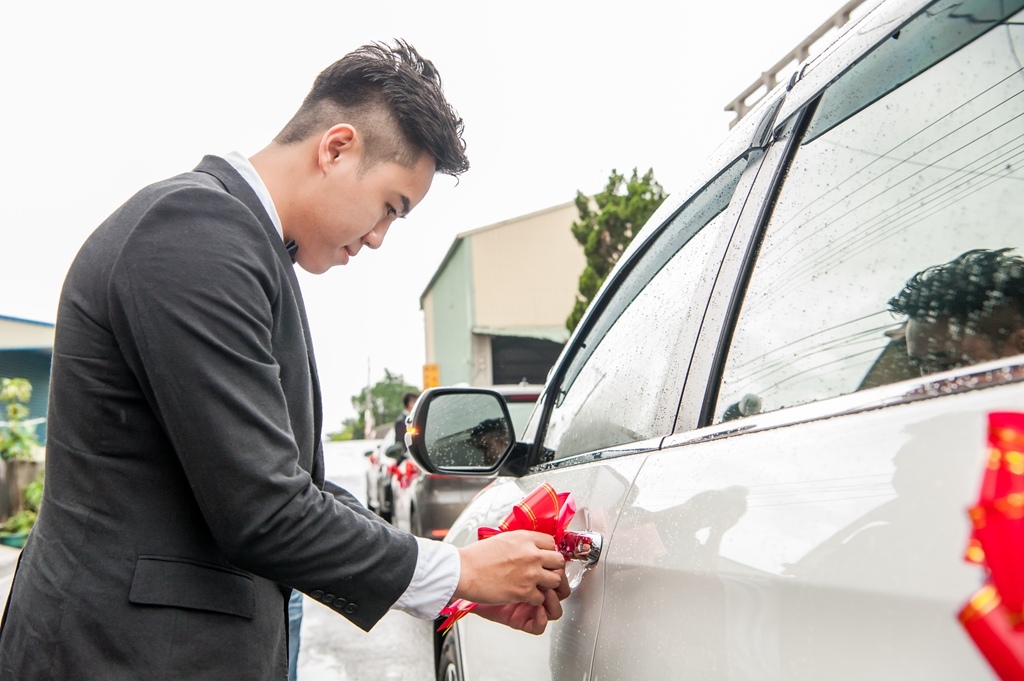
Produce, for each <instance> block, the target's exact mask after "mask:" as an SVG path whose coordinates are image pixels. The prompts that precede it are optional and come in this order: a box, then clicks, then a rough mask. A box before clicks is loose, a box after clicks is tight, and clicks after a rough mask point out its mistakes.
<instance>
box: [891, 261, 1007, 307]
mask: <svg viewBox="0 0 1024 681" xmlns="http://www.w3.org/2000/svg"><path fill="white" fill-rule="evenodd" d="M1012 250H1013V249H1012V248H1000V249H998V250H990V249H986V248H976V249H974V250H971V251H967V252H966V253H964V254H962V255H961V256H959V257H957V258H955V259H953V260H951V261H949V262H947V263H943V264H941V265H934V266H932V267H929V268H928V269H925V270H922V271H920V272H918V273H917V274H915V275H914V276H913V277H911V278H910V279H908V280H907V283H906V285H905V286H904V287H903V290H902V291H900V292H899V293H898V294H896V295H895V296H893V297H892V298H890V299H889V310H890V311H892V312H895V313H897V314H902V315H906V316H907V317H910V318H912V319H935V318H937V317H950V318H951V319H954V320H956V321H959V322H964V323H966V322H972V321H973V322H976V321H977V320H978V319H979V318H980V317H981V316H985V315H988V314H990V313H992V312H993V311H995V310H996V309H997V308H1000V307H1003V306H1007V307H1010V308H1011V309H1013V310H1014V311H1015V312H1017V313H1018V314H1024V258H1021V257H1020V256H1017V255H1010V251H1012Z"/></svg>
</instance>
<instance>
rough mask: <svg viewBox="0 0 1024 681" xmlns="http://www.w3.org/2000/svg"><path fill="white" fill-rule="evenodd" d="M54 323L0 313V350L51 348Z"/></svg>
mask: <svg viewBox="0 0 1024 681" xmlns="http://www.w3.org/2000/svg"><path fill="white" fill-rule="evenodd" d="M53 330H54V325H53V324H51V323H49V322H38V321H34V320H31V319H19V318H17V317H5V316H3V315H0V350H52V349H53Z"/></svg>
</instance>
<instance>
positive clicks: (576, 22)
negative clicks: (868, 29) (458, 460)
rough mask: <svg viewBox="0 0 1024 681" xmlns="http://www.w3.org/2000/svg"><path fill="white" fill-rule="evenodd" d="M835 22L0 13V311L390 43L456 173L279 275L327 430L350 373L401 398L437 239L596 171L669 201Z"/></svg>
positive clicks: (573, 6)
mask: <svg viewBox="0 0 1024 681" xmlns="http://www.w3.org/2000/svg"><path fill="white" fill-rule="evenodd" d="M841 4H842V0H776V1H775V2H752V1H749V0H748V1H746V2H723V1H718V2H700V3H695V2H668V1H666V0H632V1H630V2H626V1H620V2H607V1H604V0H591V1H589V2H557V1H552V0H548V1H547V2H536V1H534V0H522V1H520V2H515V3H505V4H500V5H499V4H496V3H487V2H424V1H423V0H419V1H415V2H412V1H406V0H391V1H390V2H386V3H369V2H363V3H359V4H358V5H357V4H355V3H352V2H340V1H335V2H322V1H319V0H290V1H289V2H284V1H279V2H275V3H270V2H266V1H265V0H255V1H253V0H249V1H247V2H236V1H234V0H231V1H223V2H221V1H218V0H205V1H204V2H197V1H196V0H179V1H177V2H173V3H159V4H158V3H149V2H139V1H138V0H132V1H131V2H113V1H109V0H97V1H96V2H79V1H77V0H66V1H63V2H46V1H44V0H38V1H36V2H15V1H14V0H7V1H5V2H0V93H2V94H0V123H2V130H3V134H2V136H0V205H2V206H3V210H4V221H3V227H2V229H3V244H4V247H3V251H2V253H3V260H2V262H3V266H2V275H0V276H2V280H3V291H4V293H3V295H2V298H0V315H8V316H14V317H23V318H27V319H36V320H42V321H50V322H52V321H54V318H55V314H56V306H57V298H58V295H59V293H60V286H61V284H62V282H63V279H64V275H65V273H66V271H67V268H68V266H69V264H70V263H71V260H72V258H73V257H74V255H75V253H76V252H77V250H78V248H79V247H80V246H81V244H82V242H83V241H84V240H85V238H86V237H87V236H88V234H89V233H90V232H91V231H92V230H93V229H94V228H95V227H96V225H98V224H99V223H100V222H101V221H102V220H103V219H104V218H105V217H106V216H107V215H108V214H109V213H111V212H112V211H113V210H114V209H116V208H117V207H118V206H119V205H120V204H121V203H122V202H123V201H125V200H126V199H127V198H128V197H129V196H131V194H133V193H134V192H135V191H137V190H138V189H140V188H141V187H143V186H144V185H146V184H148V183H150V182H153V181H157V180H160V179H163V178H164V177H167V176H170V175H174V174H177V173H179V172H183V171H186V170H190V169H192V168H193V167H194V166H195V165H196V163H198V161H199V160H200V158H202V156H203V155H204V154H207V153H213V154H223V153H227V152H228V151H232V150H238V151H241V152H242V153H244V154H246V155H251V154H252V153H255V152H256V151H258V150H259V149H261V148H262V147H263V146H264V145H265V144H266V143H267V142H268V141H269V140H270V139H271V138H272V137H273V136H274V134H276V133H277V131H278V130H279V129H280V128H281V127H282V126H283V125H284V123H285V122H286V121H287V120H288V118H289V117H290V116H291V114H292V113H293V112H294V110H295V109H296V108H297V107H298V105H299V103H300V102H301V100H302V98H303V96H304V95H305V93H306V92H307V90H308V89H309V86H310V85H311V84H312V81H313V79H314V78H315V77H316V74H317V73H319V71H320V70H321V69H323V68H324V67H325V66H327V65H328V64H330V63H331V62H333V61H334V60H336V59H338V58H340V57H341V56H343V55H344V54H345V53H346V52H348V51H350V50H351V49H354V48H355V47H358V46H359V45H361V44H363V43H366V42H369V41H373V40H390V39H392V38H395V37H401V38H405V39H406V40H408V41H409V42H410V43H412V44H413V45H414V46H415V47H416V48H417V49H418V50H419V51H420V52H421V53H422V54H423V55H424V56H426V57H427V58H428V59H431V60H432V61H433V62H434V64H435V65H436V66H437V67H438V69H439V70H440V72H441V76H442V78H443V80H444V82H445V89H446V92H447V93H448V97H449V99H450V101H451V102H452V104H453V105H454V106H455V108H456V109H457V110H458V112H459V113H460V114H461V115H462V117H463V118H464V119H465V121H466V133H465V138H466V140H467V145H468V154H469V158H470V164H471V168H470V170H469V172H468V173H467V174H465V175H464V176H462V178H460V180H459V182H458V183H457V185H456V182H455V180H453V179H452V178H448V177H445V176H438V177H437V178H436V179H435V181H434V185H433V189H432V190H431V192H430V194H429V195H428V196H427V198H426V199H425V200H424V201H423V202H422V203H421V204H420V206H419V207H418V208H417V209H416V210H415V211H414V212H413V213H412V215H411V216H410V217H409V218H408V219H407V220H404V221H400V222H398V223H396V224H395V226H394V227H392V229H391V231H390V232H389V233H388V236H387V240H386V242H385V245H384V246H383V247H382V248H381V249H380V250H378V251H376V252H371V251H363V252H362V253H360V257H359V258H357V259H355V260H353V262H352V263H351V264H350V265H347V266H345V267H344V268H336V269H334V270H332V271H330V272H328V273H326V274H324V275H321V276H319V277H313V276H310V275H306V274H305V273H302V274H300V279H301V281H302V286H303V294H304V296H305V299H306V305H307V308H308V313H309V318H310V325H311V328H312V333H313V341H314V345H315V348H316V353H317V360H318V363H319V367H320V379H321V383H322V386H323V393H324V407H325V430H326V431H327V432H330V431H333V430H337V429H338V428H339V427H340V424H341V421H342V419H343V418H346V417H349V416H353V415H354V410H353V409H352V406H351V403H350V398H351V396H352V395H353V394H355V393H357V392H358V391H359V390H360V388H361V386H363V385H365V383H366V381H367V373H368V371H369V375H370V379H371V380H372V381H374V382H376V381H377V380H378V379H380V378H382V377H383V374H384V368H385V367H386V368H388V369H390V370H391V371H392V372H397V373H400V374H403V375H404V376H405V378H406V379H407V380H408V381H409V382H410V383H413V384H419V383H420V382H421V367H422V364H423V362H424V339H423V315H422V312H421V311H420V309H419V296H420V294H421V293H422V292H423V289H424V288H425V286H426V285H427V283H428V282H429V280H430V278H431V276H432V275H433V273H434V272H435V270H436V269H437V266H438V265H439V264H440V262H441V259H442V258H443V257H444V254H445V253H446V252H447V250H448V248H449V246H450V245H451V243H452V240H453V239H454V237H455V235H456V234H458V233H459V232H463V231H466V230H469V229H474V228H476V227H482V226H485V225H488V224H492V223H495V222H499V221H501V220H506V219H508V218H512V217H516V216H519V215H523V214H525V213H530V212H533V211H536V210H540V209H543V208H547V207H549V206H553V205H556V204H560V203H563V202H566V201H570V200H572V199H573V198H574V196H575V193H576V190H581V191H583V192H585V193H592V192H596V191H599V190H600V189H601V188H603V186H604V182H605V180H606V179H607V177H608V175H609V173H610V172H611V170H612V169H613V168H615V169H618V170H619V171H621V172H625V173H628V172H629V171H630V170H631V169H632V168H633V167H638V168H639V169H640V170H641V171H644V170H646V169H647V168H649V167H653V168H654V173H655V177H656V178H657V179H658V180H659V181H660V182H661V183H662V185H663V186H664V187H665V188H666V189H667V190H669V191H673V190H675V189H676V188H679V187H680V186H681V185H682V184H684V183H685V182H686V180H687V178H688V177H689V176H690V174H691V173H692V172H694V170H695V168H696V166H697V164H699V162H700V161H702V160H703V159H704V158H705V157H706V156H707V155H708V154H710V153H711V151H712V150H713V149H714V148H715V147H716V146H717V145H718V143H719V142H720V141H721V140H722V138H723V137H724V136H725V134H726V132H727V131H728V123H729V120H730V119H731V114H727V113H725V112H724V111H723V107H724V106H725V105H726V103H727V102H729V101H730V100H731V99H732V98H733V97H735V96H736V95H737V94H739V92H741V91H742V90H743V89H744V88H745V87H746V86H747V85H749V84H750V83H752V82H753V81H754V80H755V79H756V78H758V77H759V75H760V73H761V71H762V70H764V69H767V68H769V67H771V66H772V65H773V64H774V63H775V62H776V61H777V60H778V59H780V58H781V57H782V56H783V55H784V54H786V53H787V52H788V51H789V50H790V49H792V48H793V47H794V46H795V45H796V44H797V43H798V42H799V41H800V40H802V39H803V38H804V37H805V36H806V35H808V34H809V33H810V32H811V31H813V30H814V29H815V28H817V26H819V25H820V24H821V23H822V22H824V21H825V20H826V19H828V18H829V17H830V16H831V15H832V13H833V12H834V11H835V10H836V9H838V8H839V7H840V6H841Z"/></svg>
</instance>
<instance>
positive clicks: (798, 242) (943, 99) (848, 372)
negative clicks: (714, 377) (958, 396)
mask: <svg viewBox="0 0 1024 681" xmlns="http://www.w3.org/2000/svg"><path fill="white" fill-rule="evenodd" d="M943 11H944V12H945V15H944V23H943V25H944V26H946V27H947V30H949V31H953V32H956V31H960V33H958V35H963V34H969V33H970V31H969V30H967V29H964V28H963V27H962V26H960V24H961V23H967V24H971V25H975V19H976V18H977V17H973V15H972V14H971V13H969V12H967V13H964V12H959V11H957V12H950V11H945V10H943ZM979 11H980V10H979ZM993 11H994V10H992V9H991V8H990V9H988V10H987V12H988V14H989V15H991V13H992V12H993ZM997 18H999V17H997ZM1022 18H1024V17H1022V15H1021V14H1019V13H1018V14H1017V15H1015V16H1011V17H1010V18H1009V19H1008V20H1005V21H1001V23H1000V25H999V26H998V27H997V28H995V29H993V30H991V31H990V32H988V33H986V34H984V35H983V36H982V37H980V38H978V39H977V40H975V41H974V42H973V43H971V44H969V45H966V46H965V47H963V48H961V49H960V50H958V51H955V52H953V53H952V54H951V55H950V56H949V57H947V58H946V59H944V60H942V61H939V62H938V63H936V64H934V65H932V66H931V67H930V68H927V69H925V70H923V71H922V72H921V73H919V74H918V75H917V76H916V77H914V78H913V79H911V80H909V82H906V83H905V84H904V85H902V86H900V87H898V88H895V89H892V85H891V83H888V84H887V83H883V84H881V85H880V84H879V83H878V82H876V81H877V79H878V78H884V77H885V76H886V72H885V69H876V68H870V69H868V68H865V69H858V68H853V69H851V70H850V71H849V72H848V73H847V74H846V75H845V76H844V77H843V78H842V79H840V80H839V81H837V82H836V83H835V84H834V85H833V86H832V88H834V89H835V91H837V92H838V91H841V92H844V93H857V92H861V93H868V94H865V95H864V98H865V99H867V100H872V98H874V99H875V100H877V101H873V103H871V104H870V105H868V106H866V107H860V106H857V107H853V108H854V109H857V112H856V113H855V114H853V115H850V116H848V117H846V118H842V117H841V116H837V114H836V109H835V107H834V106H826V104H827V103H828V102H830V100H831V97H830V92H829V91H826V93H825V95H824V97H823V104H822V107H823V108H819V109H818V112H817V113H816V114H815V116H814V118H812V120H811V122H810V124H809V127H808V130H810V131H812V132H814V133H815V135H812V136H810V137H805V138H804V139H803V140H802V143H801V145H800V147H799V148H798V150H797V152H796V155H795V157H794V159H793V161H792V165H791V167H790V169H789V171H788V173H787V176H786V179H785V181H784V183H783V185H782V188H781V191H780V193H779V196H778V199H777V201H776V206H775V209H774V212H773V214H772V217H771V219H770V222H769V224H768V225H767V229H766V232H765V236H764V239H763V242H762V244H761V247H760V251H759V253H758V257H757V261H756V264H755V267H754V270H753V273H752V275H751V278H750V281H749V284H748V285H747V289H746V292H745V297H744V301H743V304H742V308H741V312H740V315H739V317H738V319H737V321H736V324H735V328H734V330H733V337H732V341H731V346H730V348H729V351H728V359H727V362H726V366H725V371H724V374H723V378H722V383H721V386H720V391H719V399H718V404H717V407H716V410H715V421H716V422H720V421H723V420H730V419H733V418H737V417H740V416H744V415H749V414H752V413H755V412H758V411H768V410H773V409H779V408H782V407H787V406H792V405H797V404H802V403H806V402H810V401H814V400H818V399H822V398H826V397H831V396H834V395H840V394H844V393H849V392H853V391H856V390H863V389H866V388H870V387H874V386H877V385H881V384H885V383H891V382H894V381H898V380H903V379H908V378H911V377H918V376H920V375H921V374H922V373H924V374H928V373H932V372H935V371H940V370H944V369H951V368H954V367H958V366H964V365H968V364H975V363H978V362H981V361H986V360H989V359H995V358H999V357H1006V356H1012V355H1015V354H1018V353H1020V352H1021V351H1024V345H1019V343H1021V342H1022V341H1021V338H1022V337H1024V331H1022V330H1021V329H1022V327H1024V260H1021V256H1024V253H1022V250H1024V201H1022V200H1021V196H1024V69H1022V63H1021V56H1022V55H1024V25H1022V23H1021V21H1022ZM986 21H987V24H986V26H991V25H992V21H991V17H988V18H987V19H986ZM933 28H934V27H933ZM961 29H962V30H961ZM936 31H937V29H936V30H931V31H919V32H916V33H915V32H914V31H907V32H905V34H903V35H901V36H900V38H899V39H898V40H897V41H890V42H887V43H886V44H885V47H886V49H887V50H889V52H888V53H887V54H889V57H888V59H889V61H891V62H892V63H894V64H903V63H904V60H903V58H902V57H901V54H902V53H901V52H898V51H897V52H893V51H892V50H893V49H897V50H898V49H899V48H903V49H906V50H907V51H908V54H910V55H911V56H910V57H908V58H907V61H913V60H914V59H917V58H918V56H919V55H920V54H921V49H922V47H921V45H920V44H917V43H915V41H914V39H915V38H919V39H920V40H924V41H925V42H926V43H928V44H932V43H935V44H939V43H941V44H943V45H945V46H946V47H945V48H943V50H944V51H945V52H950V51H951V50H950V49H948V47H949V45H950V44H952V43H954V42H955V40H938V39H937V37H936ZM893 46H897V47H895V48H894V47H893ZM893 68H894V69H896V70H899V68H902V67H896V66H894V67H893ZM865 79H866V81H865ZM896 80H899V78H897V79H896ZM885 91H888V94H886V95H885V96H883V97H881V98H880V99H878V98H877V97H875V95H873V94H870V93H878V92H885ZM822 121H824V122H822ZM1004 249H1011V250H1004ZM1018 332H1019V333H1018Z"/></svg>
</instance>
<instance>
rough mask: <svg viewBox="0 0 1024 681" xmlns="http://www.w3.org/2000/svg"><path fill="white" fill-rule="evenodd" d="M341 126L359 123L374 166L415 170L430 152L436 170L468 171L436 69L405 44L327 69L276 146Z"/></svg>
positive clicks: (377, 47) (358, 54)
mask: <svg viewBox="0 0 1024 681" xmlns="http://www.w3.org/2000/svg"><path fill="white" fill-rule="evenodd" d="M342 122H351V123H354V124H359V125H361V127H362V128H363V129H362V130H361V131H360V132H362V133H363V135H364V139H365V140H366V149H367V154H368V155H369V156H370V157H371V158H372V159H373V160H393V161H397V162H399V163H402V164H403V165H406V166H412V165H414V164H415V163H416V161H417V160H418V159H419V156H420V154H421V153H423V152H426V153H427V154H428V155H430V156H431V157H432V158H433V159H434V161H435V163H436V164H437V165H436V172H439V173H444V174H445V175H452V176H457V175H460V174H461V173H464V172H465V171H466V170H468V169H469V160H468V159H467V158H466V144H465V142H464V141H463V139H462V130H463V123H462V118H460V117H459V115H458V114H457V113H456V112H455V110H454V109H453V108H452V106H451V105H450V104H449V103H448V100H446V99H445V96H444V91H443V89H442V86H441V77H440V75H439V74H438V72H437V69H435V68H434V65H433V64H432V63H431V62H430V61H429V60H427V59H424V58H423V57H422V56H420V54H419V53H418V52H417V51H416V49H415V48H414V47H413V46H412V45H409V44H408V43H407V42H405V41H403V40H396V41H395V45H394V46H388V45H385V44H383V43H370V44H367V45H363V46H362V47H360V48H358V49H356V50H354V51H352V52H350V53H349V54H347V55H345V56H344V57H342V58H341V59H339V60H338V61H336V62H334V63H333V64H331V65H330V66H328V67H327V68H326V69H324V70H323V71H322V72H321V73H320V75H319V76H317V78H316V80H315V81H314V82H313V87H312V89H311V90H310V91H309V94H308V95H306V98H305V100H303V102H302V106H301V107H299V110H298V111H297V112H296V113H295V115H294V116H293V117H292V119H291V120H290V121H289V122H288V124H287V125H286V126H285V128H284V130H282V131H281V132H280V134H278V136H277V138H276V139H275V141H276V142H277V143H279V144H292V143H295V142H298V141H300V140H304V139H306V138H307V137H309V136H310V135H312V134H314V133H318V132H320V131H322V130H324V129H325V128H327V127H330V126H332V125H335V124H336V123H342Z"/></svg>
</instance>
